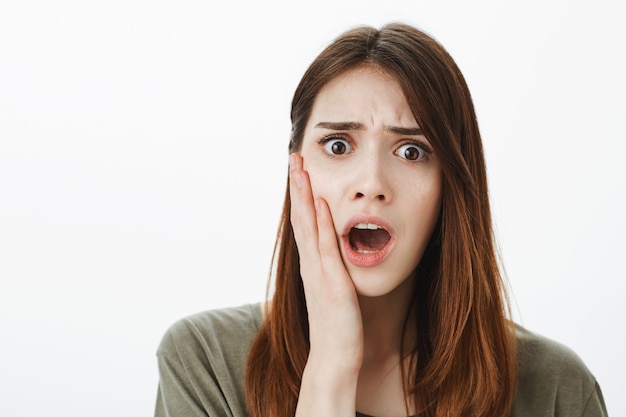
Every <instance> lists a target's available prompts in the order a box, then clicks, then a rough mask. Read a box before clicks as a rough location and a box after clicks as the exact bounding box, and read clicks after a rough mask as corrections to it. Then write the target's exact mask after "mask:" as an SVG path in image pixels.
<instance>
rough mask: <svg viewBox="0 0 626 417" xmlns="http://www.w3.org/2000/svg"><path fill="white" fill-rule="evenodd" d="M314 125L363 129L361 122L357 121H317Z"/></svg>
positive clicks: (337, 128) (323, 127)
mask: <svg viewBox="0 0 626 417" xmlns="http://www.w3.org/2000/svg"><path fill="white" fill-rule="evenodd" d="M315 127H320V128H322V129H329V130H363V128H364V126H363V124H362V123H357V122H319V123H318V124H316V125H315Z"/></svg>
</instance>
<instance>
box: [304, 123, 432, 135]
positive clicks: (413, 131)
mask: <svg viewBox="0 0 626 417" xmlns="http://www.w3.org/2000/svg"><path fill="white" fill-rule="evenodd" d="M315 127H316V128H322V129H328V130H364V129H365V126H364V125H363V123H358V122H319V123H318V124H316V125H315ZM385 132H388V133H393V134H396V135H404V136H421V135H423V134H424V131H423V130H422V129H421V128H419V127H400V126H385Z"/></svg>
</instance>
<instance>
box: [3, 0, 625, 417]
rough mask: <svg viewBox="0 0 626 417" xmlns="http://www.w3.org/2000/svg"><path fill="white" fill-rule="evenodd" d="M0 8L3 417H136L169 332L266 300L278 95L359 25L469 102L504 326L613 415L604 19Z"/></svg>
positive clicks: (384, 9) (583, 9)
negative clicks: (549, 357)
mask: <svg viewBox="0 0 626 417" xmlns="http://www.w3.org/2000/svg"><path fill="white" fill-rule="evenodd" d="M214 4H216V2H211V1H207V0H204V1H197V0H183V1H178V2H173V1H171V2H165V1H151V2H148V1H136V0H131V1H127V0H125V1H121V0H114V1H107V2H86V1H78V0H76V1H70V0H59V1H54V2H53V1H43V0H41V1H29V0H22V1H13V2H10V1H5V2H2V3H1V4H0V416H2V417H5V416H6V417H26V416H28V417H32V416H55V417H56V416H58V417H84V416H90V417H91V416H93V417H96V416H98V417H100V416H102V417H111V416H116V417H124V416H129V417H130V416H133V417H136V416H150V415H152V413H153V407H154V401H155V397H156V389H157V380H158V375H157V369H156V359H155V350H156V348H157V345H158V343H159V341H160V338H161V336H162V334H163V332H164V331H165V330H166V329H167V327H168V326H169V325H170V324H171V323H172V322H174V321H175V320H177V319H179V318H181V317H183V316H186V315H189V314H192V313H195V312H198V311H201V310H205V309H209V308H216V307H222V306H228V305H238V304H241V303H247V302H255V301H259V300H261V299H262V298H263V296H264V291H265V282H266V277H267V273H268V270H269V262H270V256H271V252H272V247H273V240H274V236H275V230H276V226H277V223H278V217H279V211H280V208H281V204H282V197H283V192H284V186H285V178H286V173H287V157H286V150H287V140H288V134H289V129H290V123H289V117H288V116H289V105H290V100H291V94H292V92H293V90H294V88H295V86H296V83H297V81H298V80H299V78H300V76H301V75H302V73H303V71H304V69H305V67H306V66H307V65H308V64H309V63H310V61H311V60H312V59H313V58H314V56H315V55H316V54H317V53H318V52H319V51H320V50H321V49H322V47H324V46H325V45H326V44H327V43H328V42H329V41H331V39H332V38H333V37H335V36H336V35H338V34H339V33H340V32H341V31H343V30H345V29H347V28H349V27H352V26H354V25H356V24H360V23H367V24H373V25H376V26H379V25H380V24H382V23H385V22H387V21H390V20H401V21H404V22H408V23H412V24H415V25H417V26H419V27H421V28H422V29H424V30H426V31H428V32H430V33H431V34H433V35H434V36H435V37H436V38H437V39H439V40H440V41H441V42H442V43H443V44H444V45H445V47H446V48H447V49H448V50H449V51H450V53H451V54H452V55H453V57H454V58H455V59H456V61H457V63H458V64H459V66H460V67H461V70H462V71H463V72H464V74H465V76H466V78H467V81H468V83H469V86H470V89H471V91H472V93H473V97H474V100H475V105H476V108H477V113H478V118H479V122H480V125H481V129H482V133H483V138H484V145H485V152H486V157H487V163H488V169H489V177H490V185H491V193H492V203H493V210H494V214H495V223H496V228H497V233H498V240H499V242H500V246H501V251H502V256H503V259H504V263H505V265H506V269H507V274H508V277H509V281H510V285H511V287H512V293H513V308H514V314H515V318H516V320H518V321H520V322H522V323H523V324H524V325H525V326H527V327H528V328H530V329H532V330H535V331H537V332H539V333H542V334H545V335H548V336H550V337H551V338H553V339H556V340H558V341H561V342H563V343H565V344H567V345H568V346H570V347H571V348H573V349H574V350H575V351H576V352H577V353H578V354H579V355H580V356H581V357H582V359H583V360H584V361H585V362H586V363H587V365H588V366H589V368H590V369H591V370H592V372H594V374H595V375H596V377H597V378H598V379H599V381H600V383H601V385H602V388H603V390H604V393H605V397H606V401H607V405H608V409H609V413H610V414H611V415H612V416H618V415H624V414H626V397H625V396H624V395H623V375H624V374H626V361H625V360H624V356H623V355H624V353H623V352H624V351H626V342H625V341H624V330H623V329H624V319H625V318H626V313H625V312H626V309H625V308H624V302H625V301H624V295H625V294H624V292H625V290H624V289H625V285H624V280H626V266H625V256H626V254H625V249H626V245H625V243H624V239H625V238H624V236H625V235H626V222H625V220H624V213H626V168H625V167H624V166H625V165H624V158H625V156H626V143H625V140H626V123H625V116H626V83H625V81H624V80H625V76H624V74H626V65H625V64H624V50H625V46H624V44H625V40H626V30H625V29H624V27H625V25H624V24H623V20H624V17H625V16H624V13H623V12H621V8H620V7H619V6H618V2H617V1H614V2H609V1H606V0H600V1H595V2H593V5H591V2H582V1H578V2H566V1H557V0H549V1H530V2H519V3H518V4H516V5H513V4H510V5H509V4H505V2H496V1H492V2H488V1H472V2H466V1H461V0H459V1H457V2H453V1H433V2H426V1H415V0H413V1H395V0H386V1H383V2H378V1H377V2H373V1H372V2H371V5H369V6H368V5H367V4H368V3H365V2H363V1H356V0H355V1H344V2H342V1H319V0H318V1H314V2H313V1H310V2H307V3H306V4H303V5H300V4H298V5H294V2H287V1H282V2H281V1H277V0H272V1H263V2H256V1H248V2H229V3H228V5H225V4H222V3H220V5H219V6H215V5H214Z"/></svg>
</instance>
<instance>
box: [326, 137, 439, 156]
mask: <svg viewBox="0 0 626 417" xmlns="http://www.w3.org/2000/svg"><path fill="white" fill-rule="evenodd" d="M333 140H339V141H343V142H345V143H346V144H347V147H348V149H349V151H348V152H346V153H343V154H334V153H332V152H330V151H328V150H327V149H324V151H325V152H324V153H325V154H326V156H328V157H329V158H337V157H340V156H342V155H345V154H349V153H351V152H352V149H351V148H352V145H351V144H350V140H349V139H347V138H345V137H344V136H342V135H338V134H332V135H328V136H324V137H323V138H321V139H320V140H319V141H318V143H319V145H320V146H322V147H323V148H325V147H326V145H327V144H328V143H330V142H331V141H333ZM406 145H413V146H415V147H417V148H419V149H421V150H422V151H423V152H424V154H425V155H424V156H423V157H422V158H420V159H417V160H412V159H406V158H402V159H404V160H405V161H408V162H413V163H418V162H421V161H423V160H424V159H425V158H427V157H428V155H430V154H431V153H432V149H431V148H430V146H428V145H426V144H425V143H424V142H422V141H419V140H415V139H411V140H406V141H404V142H402V143H401V144H400V145H399V146H398V148H397V149H400V148H402V147H403V146H406ZM396 152H397V150H396ZM396 152H394V154H395V153H396ZM398 156H399V155H398Z"/></svg>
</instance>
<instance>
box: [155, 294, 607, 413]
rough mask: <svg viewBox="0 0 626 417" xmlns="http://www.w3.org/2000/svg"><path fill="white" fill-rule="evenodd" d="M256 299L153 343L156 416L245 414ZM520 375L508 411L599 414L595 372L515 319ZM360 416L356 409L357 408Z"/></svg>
mask: <svg viewBox="0 0 626 417" xmlns="http://www.w3.org/2000/svg"><path fill="white" fill-rule="evenodd" d="M261 321H262V314H261V308H260V304H249V305H244V306H240V307H233V308H227V309H220V310H211V311H206V312H203V313H199V314H195V315H193V316H190V317H187V318H185V319H182V320H180V321H178V322H176V323H175V324H174V325H173V326H171V327H170V329H169V330H168V331H167V332H166V333H165V335H164V336H163V340H162V341H161V344H160V345H159V348H158V350H157V358H158V363H159V374H160V379H159V389H158V394H157V401H156V411H155V417H205V416H211V417H222V416H235V417H239V416H241V417H243V416H247V415H248V414H247V412H246V402H245V396H244V371H245V366H246V361H247V355H248V351H249V349H250V345H251V343H252V341H253V339H254V337H255V336H256V334H257V332H258V330H259V326H260V325H261ZM517 339H518V362H519V370H518V372H519V382H518V389H517V395H516V398H515V402H514V404H513V410H512V412H511V417H605V416H607V412H606V407H605V405H604V400H603V398H602V392H601V391H600V387H599V386H598V384H597V382H596V380H595V378H594V377H593V375H592V374H591V373H590V372H589V370H588V369H587V367H586V366H585V364H584V363H583V362H582V361H581V360H580V358H579V357H578V356H577V355H576V354H575V353H574V352H572V351H571V350H570V349H568V348H567V347H565V346H563V345H561V344H559V343H557V342H554V341H552V340H549V339H546V338H544V337H541V336H538V335H536V334H533V333H531V332H529V331H528V330H526V329H524V328H522V327H520V326H518V327H517ZM357 415H361V416H363V415H362V414H358V413H357Z"/></svg>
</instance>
